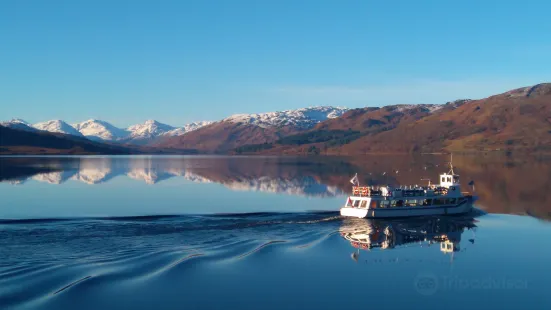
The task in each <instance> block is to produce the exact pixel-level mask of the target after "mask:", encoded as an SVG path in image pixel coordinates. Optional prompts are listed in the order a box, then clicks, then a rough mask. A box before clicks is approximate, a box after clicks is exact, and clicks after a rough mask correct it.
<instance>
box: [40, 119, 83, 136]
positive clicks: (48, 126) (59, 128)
mask: <svg viewBox="0 0 551 310" xmlns="http://www.w3.org/2000/svg"><path fill="white" fill-rule="evenodd" d="M33 127H34V128H36V129H38V130H43V131H48V132H57V133H63V134H66V135H73V136H78V137H83V135H82V134H81V133H80V132H79V131H78V130H76V129H75V128H74V127H73V126H71V125H69V124H67V123H65V122H64V121H62V120H51V121H46V122H42V123H37V124H34V125H33Z"/></svg>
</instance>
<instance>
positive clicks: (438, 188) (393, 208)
mask: <svg viewBox="0 0 551 310" xmlns="http://www.w3.org/2000/svg"><path fill="white" fill-rule="evenodd" d="M350 181H351V182H352V183H353V184H355V185H356V186H353V187H352V195H351V196H349V197H348V198H347V200H346V205H345V206H344V207H343V208H341V210H340V213H341V215H342V216H350V217H358V218H393V217H413V216H427V215H448V214H464V213H469V212H470V211H471V210H472V208H473V202H474V197H473V196H472V195H471V194H469V193H466V192H462V191H461V184H460V183H459V175H457V174H455V173H454V171H453V165H452V164H451V162H450V171H449V172H448V173H443V174H441V175H440V184H438V185H434V184H432V185H431V184H430V181H429V185H428V186H409V187H408V186H401V187H398V188H392V187H390V186H376V187H374V186H363V187H362V186H359V184H358V176H357V175H356V176H355V177H354V178H353V179H352V180H350Z"/></svg>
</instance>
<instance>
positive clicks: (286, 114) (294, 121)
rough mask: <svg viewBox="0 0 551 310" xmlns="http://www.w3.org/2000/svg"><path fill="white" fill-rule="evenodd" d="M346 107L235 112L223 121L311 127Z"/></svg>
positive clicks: (272, 125) (342, 112)
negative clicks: (253, 112)
mask: <svg viewBox="0 0 551 310" xmlns="http://www.w3.org/2000/svg"><path fill="white" fill-rule="evenodd" d="M346 111H348V109H347V108H341V107H328V106H324V107H310V108H302V109H298V110H286V111H279V112H267V113H258V114H235V115H232V116H230V117H228V118H226V119H224V120H223V121H226V122H232V123H243V124H251V125H256V126H259V127H263V128H268V127H282V126H295V127H298V128H311V127H314V126H315V125H316V124H317V123H319V122H323V121H325V120H327V119H330V118H336V117H339V116H341V115H343V114H344V113H345V112H346Z"/></svg>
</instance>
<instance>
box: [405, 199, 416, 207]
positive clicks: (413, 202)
mask: <svg viewBox="0 0 551 310" xmlns="http://www.w3.org/2000/svg"><path fill="white" fill-rule="evenodd" d="M416 205H417V200H415V199H408V200H406V206H408V207H415V206H416Z"/></svg>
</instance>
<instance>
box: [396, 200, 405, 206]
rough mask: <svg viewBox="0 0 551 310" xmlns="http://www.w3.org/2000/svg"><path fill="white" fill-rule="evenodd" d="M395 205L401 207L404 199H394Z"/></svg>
mask: <svg viewBox="0 0 551 310" xmlns="http://www.w3.org/2000/svg"><path fill="white" fill-rule="evenodd" d="M396 206H397V207H403V206H404V201H403V200H396Z"/></svg>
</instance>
